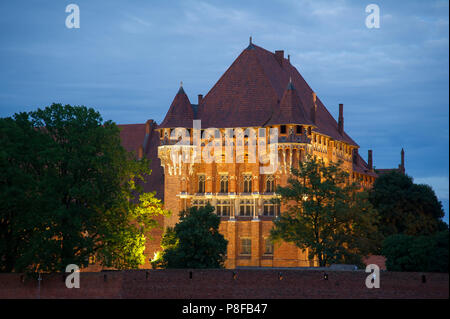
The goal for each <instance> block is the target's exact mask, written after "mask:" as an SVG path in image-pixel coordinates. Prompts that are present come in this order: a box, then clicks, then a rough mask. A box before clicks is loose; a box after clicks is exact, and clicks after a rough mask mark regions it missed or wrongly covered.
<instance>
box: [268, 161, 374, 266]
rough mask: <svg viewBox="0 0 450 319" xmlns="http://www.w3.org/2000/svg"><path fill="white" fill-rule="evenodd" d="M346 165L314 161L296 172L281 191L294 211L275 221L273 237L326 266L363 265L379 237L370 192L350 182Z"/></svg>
mask: <svg viewBox="0 0 450 319" xmlns="http://www.w3.org/2000/svg"><path fill="white" fill-rule="evenodd" d="M340 166H341V163H332V162H331V163H329V164H328V165H326V164H325V163H324V162H323V161H322V160H318V159H317V158H316V157H308V158H307V159H306V160H305V161H302V162H300V163H299V169H292V172H291V173H292V174H291V177H290V178H289V179H288V185H287V186H286V187H278V188H277V193H278V194H280V195H281V201H282V202H284V203H286V204H287V208H288V209H287V212H283V213H282V214H281V216H280V217H278V218H277V219H276V220H275V221H274V227H273V229H272V230H271V238H272V239H273V240H274V241H277V240H283V241H286V242H291V243H294V244H295V245H296V246H297V247H299V248H301V249H303V250H305V249H307V248H308V250H309V258H314V257H316V258H317V259H318V262H319V265H320V266H326V265H330V264H333V263H353V264H358V265H360V264H361V258H362V257H363V256H365V255H367V254H368V253H371V252H374V251H375V250H376V248H377V240H378V239H379V237H378V236H377V229H376V227H375V223H376V222H377V214H376V211H375V210H374V209H373V207H372V205H371V204H370V203H369V201H368V195H367V193H365V192H362V191H360V187H359V186H358V185H357V184H355V183H350V181H349V174H348V173H347V172H346V171H344V170H343V169H341V167H340Z"/></svg>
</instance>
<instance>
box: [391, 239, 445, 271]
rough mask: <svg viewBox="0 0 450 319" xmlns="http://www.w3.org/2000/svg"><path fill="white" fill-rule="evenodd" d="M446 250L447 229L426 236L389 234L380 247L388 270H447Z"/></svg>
mask: <svg viewBox="0 0 450 319" xmlns="http://www.w3.org/2000/svg"><path fill="white" fill-rule="evenodd" d="M448 252H449V232H448V230H445V231H440V232H436V233H434V234H433V235H428V236H410V235H405V234H396V235H391V236H389V237H387V238H386V239H385V240H384V241H383V248H382V254H383V256H385V257H386V267H387V269H388V270H390V271H424V272H448V257H449V254H448Z"/></svg>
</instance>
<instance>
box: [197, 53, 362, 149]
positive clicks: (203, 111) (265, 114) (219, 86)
mask: <svg viewBox="0 0 450 319" xmlns="http://www.w3.org/2000/svg"><path fill="white" fill-rule="evenodd" d="M290 79H292V84H293V86H294V87H295V89H296V91H297V94H298V96H299V98H300V101H301V102H302V106H303V113H304V114H305V116H306V118H305V120H307V119H310V118H311V114H310V107H309V105H310V104H311V96H312V93H313V90H312V89H311V88H310V87H309V85H308V84H307V83H306V81H305V80H304V79H303V77H302V76H301V75H300V73H299V72H298V71H297V69H296V68H295V67H294V66H292V65H291V64H290V62H289V60H288V59H285V58H281V59H277V57H276V56H275V54H274V53H272V52H270V51H267V50H265V49H263V48H261V47H259V46H256V45H253V44H252V45H250V46H249V47H248V48H247V49H245V50H244V51H242V53H241V54H240V55H239V56H238V58H237V59H236V60H235V61H234V62H233V64H232V65H231V66H230V67H229V68H228V70H227V71H226V72H225V73H224V74H223V75H222V77H221V78H220V79H219V81H217V83H216V84H215V85H214V86H213V88H212V89H211V90H210V91H209V92H208V94H207V95H206V96H205V97H204V98H203V99H202V102H201V104H200V105H199V109H198V118H200V119H201V120H202V127H204V128H205V127H249V126H263V125H264V124H265V123H267V122H268V121H269V120H270V119H271V118H272V116H274V115H276V114H277V113H278V112H279V111H280V104H279V101H281V99H282V98H283V95H284V92H285V88H286V86H287V85H288V83H289V80H290ZM316 119H317V120H316V124H317V129H316V131H318V132H320V133H322V134H325V135H328V136H330V137H332V138H334V139H336V140H341V141H345V142H347V143H349V144H351V145H355V146H357V144H356V143H355V141H353V139H352V138H351V137H350V136H348V135H347V134H346V133H345V132H344V133H343V135H341V134H340V133H339V131H338V124H337V122H336V120H335V119H334V118H333V116H332V115H331V114H330V113H329V112H328V110H327V109H326V108H325V106H324V105H323V103H322V102H321V101H320V99H319V98H317V115H316ZM298 124H305V123H298Z"/></svg>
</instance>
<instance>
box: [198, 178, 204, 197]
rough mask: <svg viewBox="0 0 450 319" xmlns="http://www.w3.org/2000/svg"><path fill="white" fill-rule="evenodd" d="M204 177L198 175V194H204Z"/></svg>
mask: <svg viewBox="0 0 450 319" xmlns="http://www.w3.org/2000/svg"><path fill="white" fill-rule="evenodd" d="M205 180H206V178H205V175H198V192H199V193H204V192H205Z"/></svg>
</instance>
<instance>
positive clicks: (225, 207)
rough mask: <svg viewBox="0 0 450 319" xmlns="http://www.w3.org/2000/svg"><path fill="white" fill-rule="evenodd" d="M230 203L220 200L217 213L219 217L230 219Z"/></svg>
mask: <svg viewBox="0 0 450 319" xmlns="http://www.w3.org/2000/svg"><path fill="white" fill-rule="evenodd" d="M230 210H231V206H230V201H229V200H218V201H217V208H216V212H217V215H218V216H222V217H229V216H230Z"/></svg>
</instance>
